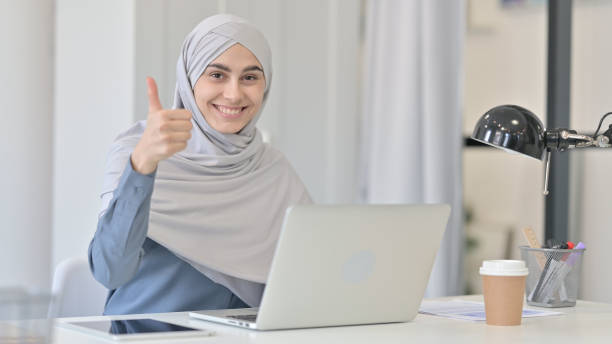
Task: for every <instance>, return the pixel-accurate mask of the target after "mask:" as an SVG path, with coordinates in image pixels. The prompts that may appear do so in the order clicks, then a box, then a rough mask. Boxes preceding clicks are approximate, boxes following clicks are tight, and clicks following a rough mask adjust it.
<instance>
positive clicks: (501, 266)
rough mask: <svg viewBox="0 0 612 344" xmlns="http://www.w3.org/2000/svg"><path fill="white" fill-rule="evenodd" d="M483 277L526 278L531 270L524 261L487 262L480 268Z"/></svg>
mask: <svg viewBox="0 0 612 344" xmlns="http://www.w3.org/2000/svg"><path fill="white" fill-rule="evenodd" d="M480 274H481V275H488V276H526V275H527V274H529V269H527V267H526V266H525V262H524V261H522V260H485V261H483V262H482V266H481V267H480Z"/></svg>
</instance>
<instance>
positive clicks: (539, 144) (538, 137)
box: [472, 105, 612, 195]
mask: <svg viewBox="0 0 612 344" xmlns="http://www.w3.org/2000/svg"><path fill="white" fill-rule="evenodd" d="M610 114H612V112H609V113H607V114H605V115H603V117H602V118H601V120H600V121H599V126H598V127H597V130H595V134H593V135H592V136H589V135H582V134H578V133H577V132H576V131H575V130H570V129H562V128H561V129H548V130H546V129H544V126H543V125H542V122H541V121H540V120H539V119H538V117H536V115H534V114H533V113H532V112H531V111H529V110H527V109H524V108H522V107H520V106H517V105H501V106H496V107H494V108H492V109H491V110H489V111H487V112H486V113H485V114H484V115H482V117H480V120H479V121H478V123H477V124H476V127H475V128H474V133H473V134H472V139H474V140H476V141H479V142H482V143H486V144H488V145H491V146H493V147H496V148H501V149H503V150H505V151H507V152H510V153H520V154H524V155H527V156H529V157H532V158H535V159H538V160H542V161H546V167H545V172H544V195H548V176H549V171H550V156H551V152H552V151H559V152H563V151H565V150H567V149H572V148H583V147H601V148H609V147H612V144H611V142H612V124H610V126H609V127H608V130H606V131H605V132H604V133H602V134H601V135H598V133H599V129H601V124H602V123H603V121H604V119H605V118H606V117H607V116H608V115H610Z"/></svg>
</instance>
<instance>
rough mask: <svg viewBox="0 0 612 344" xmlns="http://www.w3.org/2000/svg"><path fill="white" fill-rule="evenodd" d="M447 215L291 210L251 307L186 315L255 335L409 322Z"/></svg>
mask: <svg viewBox="0 0 612 344" xmlns="http://www.w3.org/2000/svg"><path fill="white" fill-rule="evenodd" d="M449 215H450V206H448V205H446V204H432V205H305V206H294V207H291V208H289V209H288V210H287V212H286V214H285V218H284V222H283V228H282V230H281V233H280V236H279V239H278V243H277V246H276V252H275V255H274V258H273V260H272V265H271V268H270V274H269V276H268V282H267V284H266V288H265V290H264V294H263V297H262V300H261V304H260V305H259V307H258V308H246V309H223V310H207V311H196V312H190V313H189V315H190V316H191V317H193V318H197V319H202V320H208V321H214V322H220V323H224V324H229V325H234V326H240V327H245V328H249V329H257V330H278V329H291V328H308V327H325V326H341V325H360V324H378V323H394V322H407V321H411V320H412V319H414V317H415V316H416V314H417V312H418V308H419V305H420V303H421V300H422V298H423V295H424V293H425V287H426V286H427V282H428V279H429V274H430V272H431V269H432V266H433V263H434V259H435V257H436V253H437V251H438V248H439V246H440V242H441V241H442V235H443V234H444V231H445V229H446V224H447V222H448V218H449Z"/></svg>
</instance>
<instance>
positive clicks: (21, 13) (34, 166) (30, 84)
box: [0, 0, 53, 289]
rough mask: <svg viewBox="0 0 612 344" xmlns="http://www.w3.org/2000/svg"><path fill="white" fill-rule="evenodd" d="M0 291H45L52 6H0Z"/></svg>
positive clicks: (38, 0)
mask: <svg viewBox="0 0 612 344" xmlns="http://www.w3.org/2000/svg"><path fill="white" fill-rule="evenodd" d="M0 42H2V52H1V53H0V75H1V80H2V81H1V82H0V108H1V109H2V110H1V111H0V118H1V119H2V129H0V132H1V135H0V155H1V156H2V168H1V169H0V190H2V193H1V194H0V238H2V239H1V240H0V287H3V286H29V287H32V288H36V289H38V288H45V287H46V286H47V285H48V283H49V276H50V266H49V259H50V257H51V247H50V245H49V241H50V239H51V208H50V206H51V192H52V190H51V183H52V175H51V164H52V139H51V134H52V130H51V127H52V125H53V116H52V114H53V113H52V104H53V97H52V92H51V91H50V90H52V86H53V81H52V80H53V1H52V0H23V1H2V2H0Z"/></svg>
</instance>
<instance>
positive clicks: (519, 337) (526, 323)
mask: <svg viewBox="0 0 612 344" xmlns="http://www.w3.org/2000/svg"><path fill="white" fill-rule="evenodd" d="M454 298H460V299H462V300H473V301H482V296H463V297H454ZM445 299H453V298H445ZM552 310H554V311H559V312H562V313H565V314H564V315H562V316H550V317H541V318H528V319H523V323H522V325H521V326H509V327H504V326H489V325H486V324H485V323H484V322H469V321H461V320H453V319H446V318H442V317H436V316H430V315H422V314H419V315H417V317H416V319H415V320H414V321H412V322H408V323H401V324H385V325H367V326H343V327H328V328H317V329H302V330H281V331H266V332H258V331H253V330H247V329H241V328H236V327H232V326H224V325H217V324H214V323H209V322H204V321H199V320H193V319H189V317H188V315H187V313H164V314H156V315H153V316H151V317H152V318H156V319H167V320H172V322H175V323H179V324H188V325H190V326H193V327H202V328H206V329H209V330H213V331H215V332H216V335H215V336H213V337H198V338H185V339H180V340H179V339H177V340H172V341H171V342H172V343H240V344H243V343H263V344H272V343H274V344H277V343H278V344H289V343H290V344H301V343H315V344H326V343H355V344H358V343H363V344H366V343H367V344H374V343H466V344H468V343H469V344H476V343H488V344H491V343H493V344H503V343H538V344H541V343H546V344H557V343H572V344H575V343H608V344H609V343H612V304H605V303H594V302H585V301H579V302H578V304H577V305H576V307H571V308H554V309H552ZM137 317H139V316H133V315H130V316H118V317H112V318H113V319H129V318H137ZM102 318H108V317H88V319H92V320H93V319H102ZM65 319H72V320H76V319H84V318H65ZM58 321H59V320H58ZM53 342H54V343H62V344H73V343H74V344H76V343H78V344H88V343H108V342H107V341H104V340H102V339H99V338H96V337H93V336H88V335H86V334H81V333H79V332H75V331H71V330H67V329H64V328H56V331H55V338H54V341H53ZM162 342H163V343H169V341H165V340H164V341H159V340H158V341H139V342H132V341H130V343H162Z"/></svg>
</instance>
